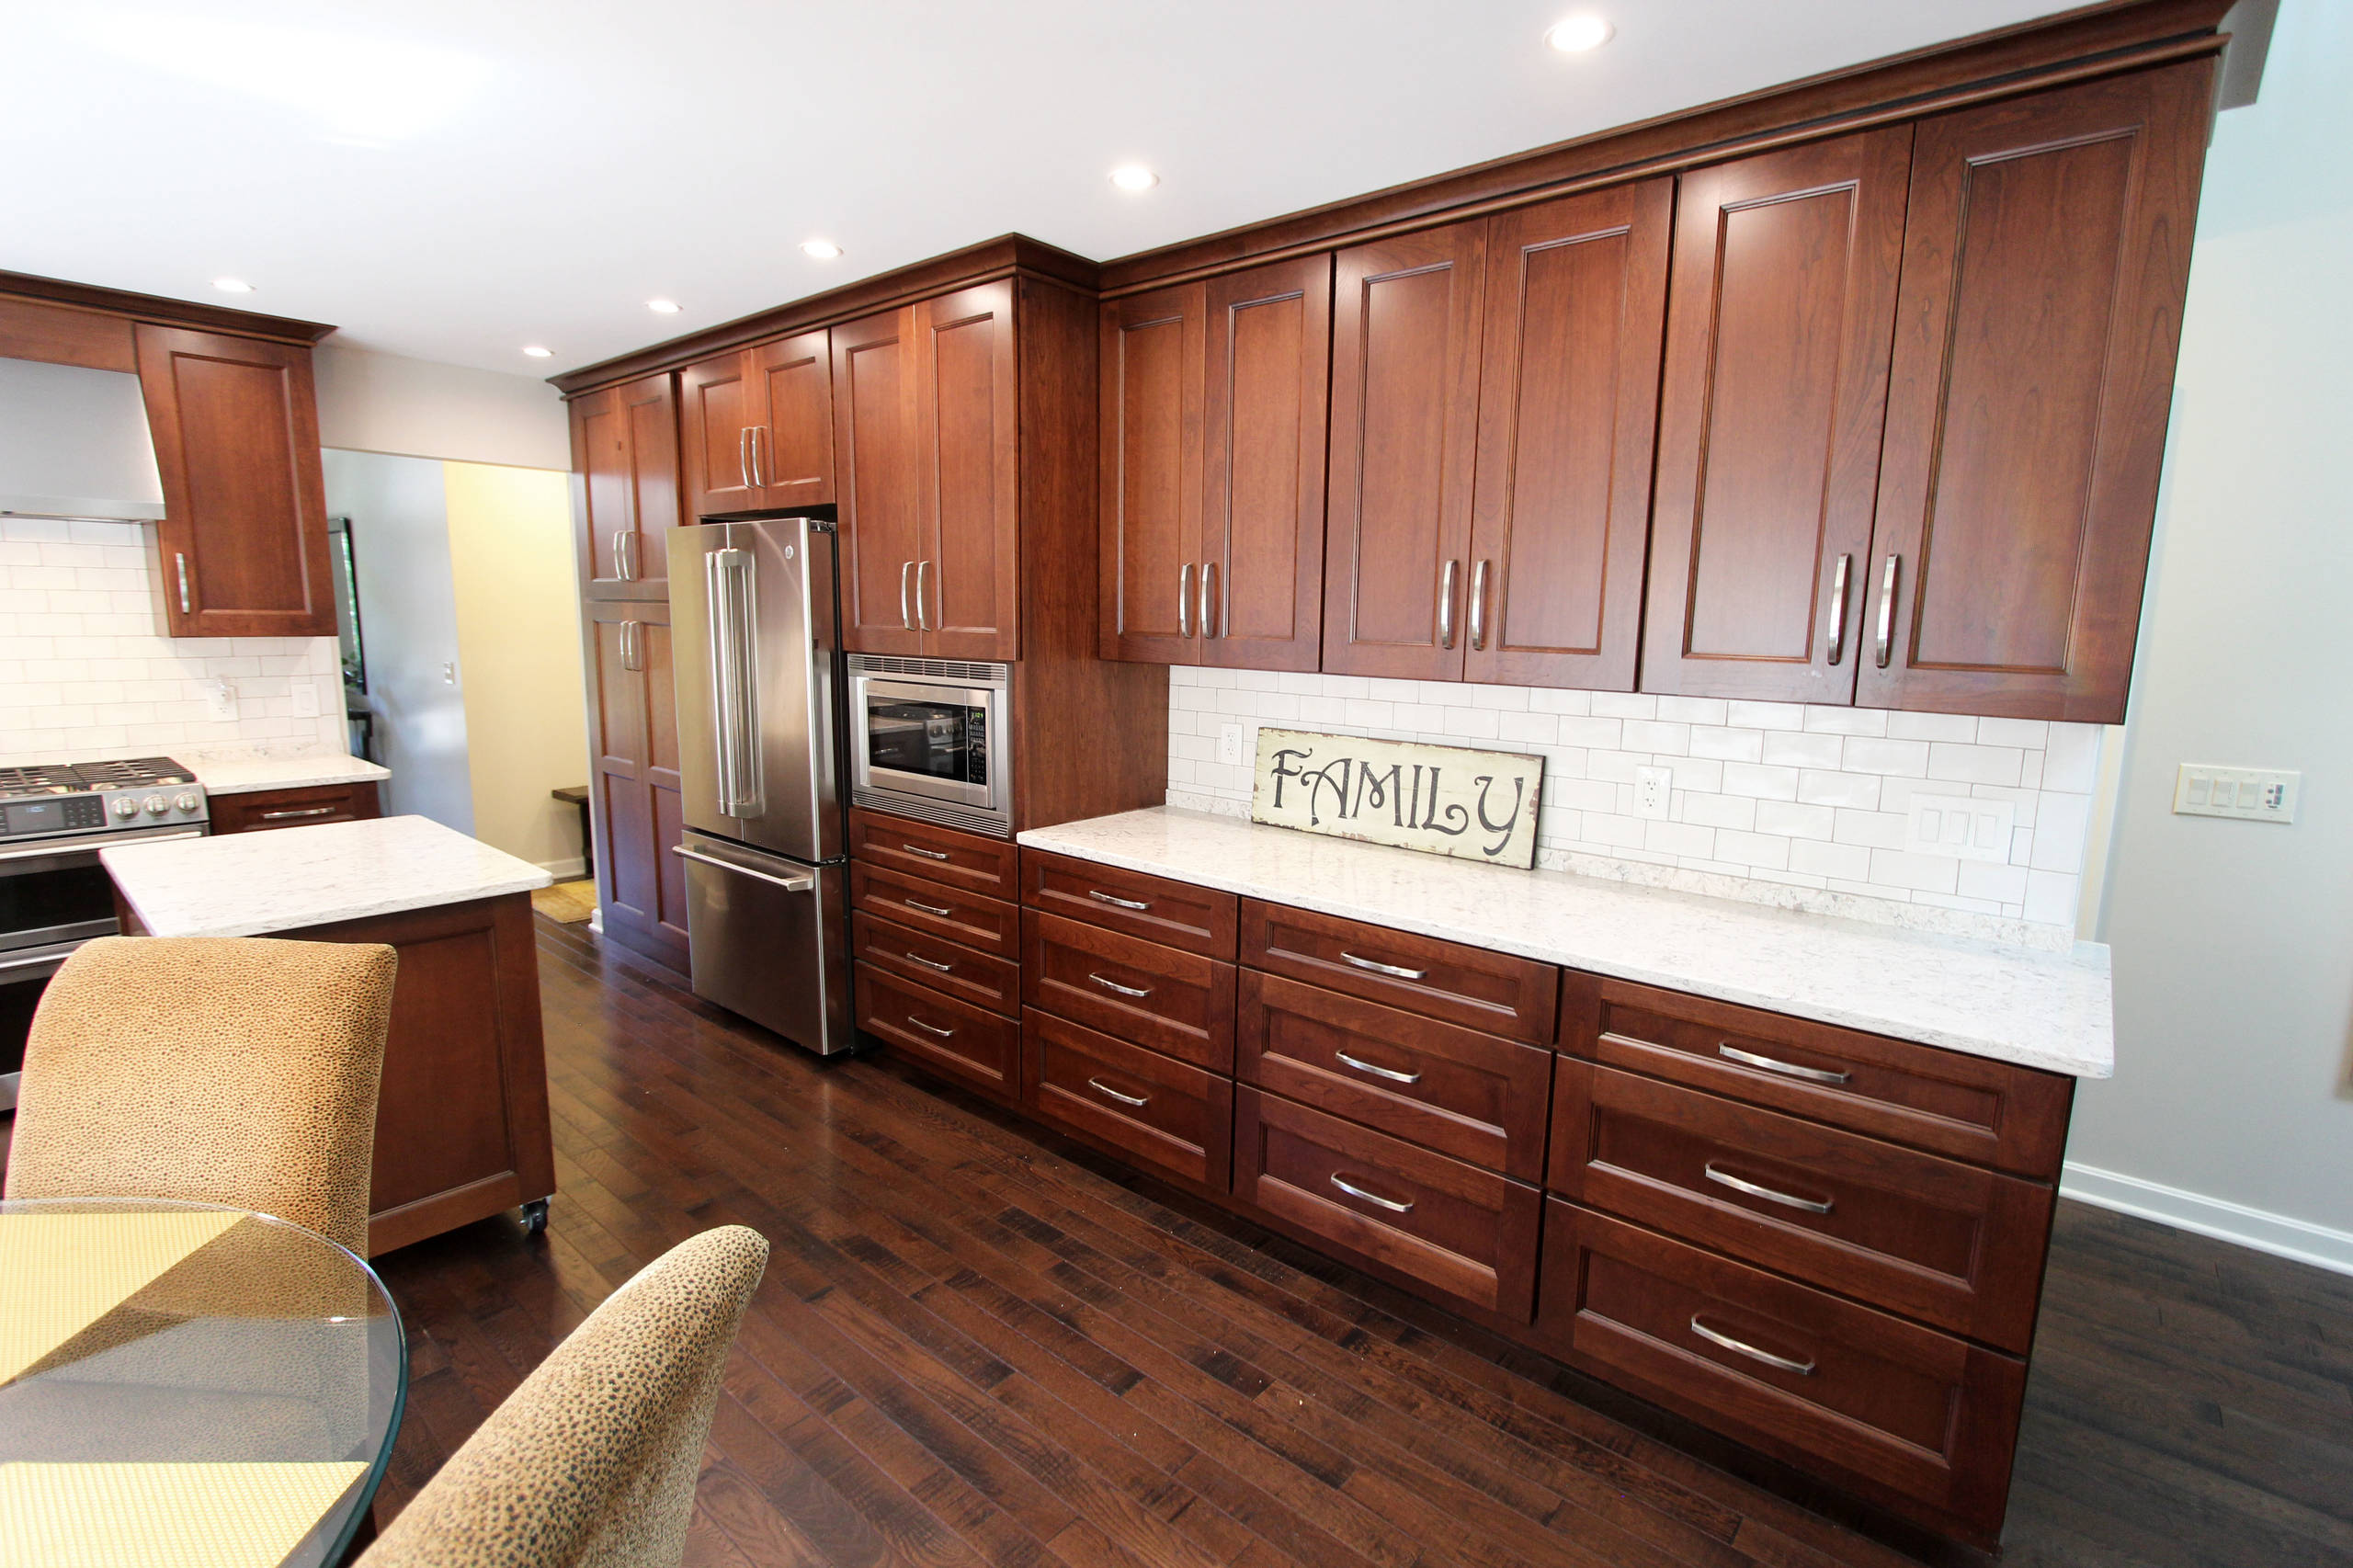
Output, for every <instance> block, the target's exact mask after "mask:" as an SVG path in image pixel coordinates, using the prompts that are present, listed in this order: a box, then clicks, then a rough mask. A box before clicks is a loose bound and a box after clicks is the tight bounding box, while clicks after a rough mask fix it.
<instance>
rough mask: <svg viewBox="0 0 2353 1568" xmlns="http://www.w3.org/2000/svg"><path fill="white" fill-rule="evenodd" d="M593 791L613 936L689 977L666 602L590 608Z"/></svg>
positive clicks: (590, 603)
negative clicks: (677, 852)
mask: <svg viewBox="0 0 2353 1568" xmlns="http://www.w3.org/2000/svg"><path fill="white" fill-rule="evenodd" d="M582 610H583V613H584V615H585V619H586V622H587V626H586V638H585V642H586V644H587V646H586V650H585V652H586V664H587V673H588V681H589V695H590V699H591V701H590V707H589V710H588V715H589V721H590V724H591V726H592V728H591V732H590V734H589V741H588V744H589V752H590V755H591V756H592V757H593V758H594V760H595V770H594V772H593V774H592V776H591V778H590V783H589V791H590V798H591V800H592V801H593V802H594V805H595V809H594V810H593V811H592V812H590V813H589V816H590V822H591V824H592V828H593V831H594V833H595V835H596V851H597V855H596V858H597V904H598V906H599V907H600V908H602V909H603V911H604V916H605V934H606V935H607V936H608V937H611V938H613V939H614V940H615V941H618V942H620V943H621V944H622V945H623V946H625V947H629V948H632V949H636V950H637V951H639V952H641V953H643V954H645V955H646V956H647V957H649V958H652V959H654V960H658V961H659V962H662V963H665V964H667V965H669V966H670V967H671V968H672V969H675V970H676V971H678V972H679V973H681V974H683V973H685V972H686V971H687V968H688V954H687V877H686V869H685V863H684V862H683V861H681V860H680V859H679V858H678V857H677V856H676V855H675V854H673V853H671V851H672V850H673V849H675V848H676V846H678V845H679V844H680V843H681V842H683V841H684V839H685V837H686V819H685V812H684V807H683V804H682V801H681V799H680V791H681V790H682V789H683V788H684V784H683V781H682V780H681V779H680V778H679V774H678V722H677V714H676V687H675V686H674V685H673V684H672V682H671V678H670V607H669V605H668V603H667V602H665V601H664V600H659V599H644V600H634V601H632V600H625V599H589V600H586V601H585V602H584V604H583V606H582Z"/></svg>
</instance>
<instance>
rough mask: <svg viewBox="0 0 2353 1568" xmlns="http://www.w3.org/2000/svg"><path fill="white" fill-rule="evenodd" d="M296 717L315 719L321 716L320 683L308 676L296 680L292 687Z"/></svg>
mask: <svg viewBox="0 0 2353 1568" xmlns="http://www.w3.org/2000/svg"><path fill="white" fill-rule="evenodd" d="M292 692H293V697H294V717H296V718H297V719H315V718H317V717H318V716H319V683H318V682H317V681H314V680H313V679H311V678H310V677H309V676H297V677H296V678H295V681H294V685H293V687H292Z"/></svg>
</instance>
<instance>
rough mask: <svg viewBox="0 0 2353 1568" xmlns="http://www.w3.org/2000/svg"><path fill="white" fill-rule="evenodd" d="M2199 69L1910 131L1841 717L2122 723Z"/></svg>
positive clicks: (2183, 251)
mask: <svg viewBox="0 0 2353 1568" xmlns="http://www.w3.org/2000/svg"><path fill="white" fill-rule="evenodd" d="M2211 69H2212V68H2211V62H2208V61H2202V60H2201V61H2196V62H2189V63H2186V64H2181V65H2176V66H2170V67H2167V68H2166V69H2165V70H2162V71H2148V72H2142V73H2139V74H2134V75H2131V76H2120V77H2116V78H2112V79H2110V80H2108V81H2104V82H2094V83H2089V84H2086V85H2083V86H2077V87H2068V88H2063V89H2061V90H2060V91H2057V92H2052V93H2045V94H2042V95H2040V96H2038V97H2030V98H2021V99H2018V100H2015V101H2012V102H2009V103H2003V104H1995V105H1992V106H1989V107H1987V108H1980V109H1972V110H1968V111H1965V112H1961V113H1958V114H1949V115H1940V116H1938V117H1937V118H1935V119H1925V120H1922V121H1921V122H1920V125H1919V127H1918V130H1917V131H1916V132H1915V144H1914V151H1913V160H1912V200H1911V217H1910V219H1909V221H1908V222H1907V223H1906V226H1905V235H1904V290H1903V295H1902V299H1901V301H1900V303H1899V306H1898V309H1897V313H1896V339H1895V363H1894V370H1893V379H1892V382H1891V387H1890V391H1889V393H1888V431H1887V448H1886V455H1885V458H1884V459H1883V460H1882V462H1881V471H1880V489H1879V517H1878V525H1877V528H1878V531H1877V535H1876V537H1875V539H1874V540H1873V543H1872V547H1871V548H1872V576H1871V595H1872V597H1871V608H1872V613H1873V615H1874V617H1877V616H1878V615H1879V614H1880V613H1881V608H1880V597H1881V593H1882V591H1883V589H1884V586H1885V585H1886V582H1887V574H1888V570H1889V566H1890V563H1891V562H1892V563H1893V566H1894V591H1893V602H1892V603H1891V604H1890V605H1889V606H1888V607H1887V609H1886V618H1887V625H1888V628H1889V635H1888V638H1887V643H1888V647H1887V649H1886V651H1885V653H1881V649H1880V646H1879V639H1878V625H1879V623H1878V621H1877V619H1874V620H1873V622H1872V625H1871V631H1870V632H1869V633H1867V636H1868V637H1869V639H1870V642H1869V643H1868V645H1867V651H1868V652H1869V653H1870V662H1869V663H1867V664H1865V665H1863V667H1862V676H1861V686H1860V694H1859V697H1858V698H1857V700H1858V701H1859V702H1863V703H1866V704H1869V705H1870V706H1872V707H1878V708H1926V709H1936V710H1946V711H1956V712H1964V713H1995V714H2006V715H2009V716H2012V717H2016V718H2029V719H2073V720H2086V721H2093V722H2099V723H2104V724H2113V723H2120V722H2122V721H2123V718H2124V695H2125V687H2126V684H2127V682H2128V680H2129V679H2130V677H2131V667H2132V642H2133V637H2134V635H2135V633H2136V632H2137V631H2138V630H2139V626H2140V614H2141V589H2142V582H2143V577H2144V576H2145V575H2146V573H2147V569H2148V562H2149V535H2150V530H2151V528H2152V527H2153V526H2154V514H2155V509H2156V498H2157V473H2158V469H2159V467H2160V465H2161V463H2162V460H2163V459H2164V455H2165V415H2166V410H2167V407H2168V404H2169V402H2170V399H2171V396H2172V392H2173V366H2174V351H2175V349H2176V347H2177V346H2178V344H2179V341H2180V335H2181V308H2182V295H2183V291H2184V290H2186V289H2187V288H2188V277H2189V241H2190V230H2191V227H2192V223H2193V220H2194V219H2195V217H2196V214H2197V207H2198V180H2199V170H2200V165H2201V163H2202V161H2203V158H2204V155H2205V147H2206V126H2207V116H2208V105H2209V103H2210V101H2211V97H2210V93H2209V86H2210V78H2211Z"/></svg>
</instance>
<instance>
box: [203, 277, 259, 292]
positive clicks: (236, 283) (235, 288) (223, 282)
mask: <svg viewBox="0 0 2353 1568" xmlns="http://www.w3.org/2000/svg"><path fill="white" fill-rule="evenodd" d="M212 286H213V287H214V288H215V289H218V290H221V292H222V293H223V294H250V293H252V292H253V291H254V286H253V285H252V284H250V283H248V282H246V281H245V280H244V278H214V279H213V280H212Z"/></svg>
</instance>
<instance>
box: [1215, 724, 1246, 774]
mask: <svg viewBox="0 0 2353 1568" xmlns="http://www.w3.org/2000/svg"><path fill="white" fill-rule="evenodd" d="M1245 744H1246V737H1245V735H1244V733H1243V730H1242V726H1241V725H1239V724H1224V725H1221V726H1219V729H1218V732H1217V759H1218V761H1220V762H1222V763H1223V764H1225V765H1226V766H1227V767H1241V766H1242V765H1243V764H1244V763H1245V762H1247V761H1249V760H1250V759H1249V758H1248V757H1247V756H1245V755H1244V753H1245Z"/></svg>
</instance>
